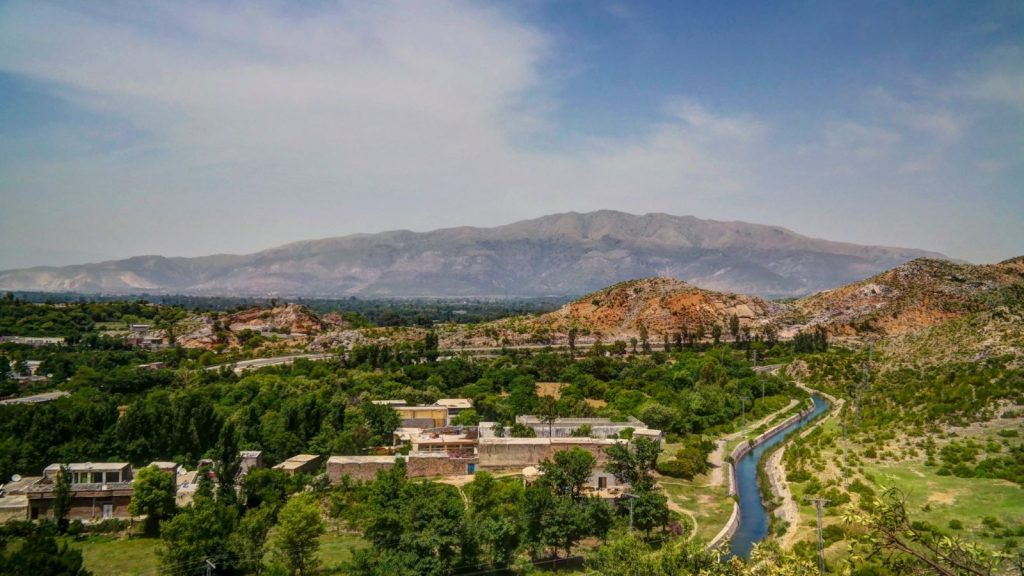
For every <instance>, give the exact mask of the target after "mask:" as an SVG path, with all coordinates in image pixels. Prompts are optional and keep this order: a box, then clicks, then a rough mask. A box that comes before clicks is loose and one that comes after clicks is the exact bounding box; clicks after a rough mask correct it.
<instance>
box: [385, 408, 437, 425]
mask: <svg viewBox="0 0 1024 576" xmlns="http://www.w3.org/2000/svg"><path fill="white" fill-rule="evenodd" d="M393 408H394V409H395V411H396V412H398V415H399V417H401V418H402V427H403V428H441V427H443V426H446V425H447V424H448V408H446V407H444V406H433V405H431V406H394V407H393Z"/></svg>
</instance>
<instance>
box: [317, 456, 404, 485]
mask: <svg viewBox="0 0 1024 576" xmlns="http://www.w3.org/2000/svg"><path fill="white" fill-rule="evenodd" d="M394 465H395V456H331V457H330V458H328V459H327V477H328V478H329V479H330V480H331V484H337V483H339V482H341V479H342V478H343V477H345V476H348V477H350V478H351V479H352V480H363V481H368V480H373V479H374V478H376V476H377V471H378V470H390V469H391V467H392V466H394Z"/></svg>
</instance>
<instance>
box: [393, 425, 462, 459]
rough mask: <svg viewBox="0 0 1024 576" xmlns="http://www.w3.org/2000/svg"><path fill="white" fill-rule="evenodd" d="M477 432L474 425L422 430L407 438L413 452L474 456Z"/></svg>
mask: <svg viewBox="0 0 1024 576" xmlns="http://www.w3.org/2000/svg"><path fill="white" fill-rule="evenodd" d="M478 440H479V434H478V431H477V427H476V426H466V427H464V428H463V427H461V426H460V427H451V426H449V427H446V428H433V429H428V430H423V431H421V432H420V433H419V434H415V435H413V436H411V437H410V438H409V444H410V445H411V446H412V451H413V452H440V453H445V454H451V455H455V456H467V457H468V456H475V455H476V445H477V441H478Z"/></svg>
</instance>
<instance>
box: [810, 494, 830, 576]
mask: <svg viewBox="0 0 1024 576" xmlns="http://www.w3.org/2000/svg"><path fill="white" fill-rule="evenodd" d="M810 502H813V503H814V508H815V509H816V510H817V511H818V570H819V571H820V572H821V573H822V574H824V573H825V539H824V538H823V537H822V533H821V509H822V507H823V506H825V505H827V504H828V503H829V502H831V500H829V499H828V498H811V499H810Z"/></svg>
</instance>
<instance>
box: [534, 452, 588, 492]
mask: <svg viewBox="0 0 1024 576" xmlns="http://www.w3.org/2000/svg"><path fill="white" fill-rule="evenodd" d="M596 462H597V459H596V458H594V455H593V454H591V453H590V452H587V451H586V450H584V449H582V448H578V447H577V448H572V449H570V450H560V451H558V452H555V454H554V456H552V458H551V459H550V460H544V461H543V462H541V463H540V469H541V471H542V472H543V473H544V475H543V476H541V480H540V482H541V483H543V484H544V485H546V486H548V487H550V488H551V489H552V490H553V491H554V492H555V493H556V494H560V495H561V494H564V495H568V496H570V497H572V498H574V499H579V498H580V497H581V495H582V493H583V486H584V485H585V484H586V483H587V479H589V478H590V476H591V474H593V473H594V464H596Z"/></svg>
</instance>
